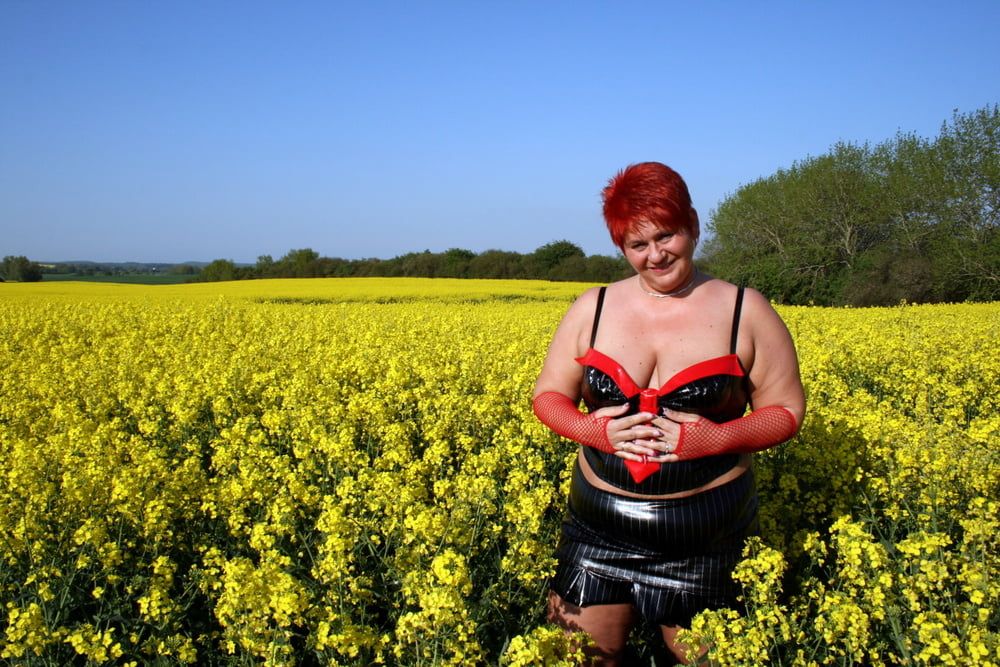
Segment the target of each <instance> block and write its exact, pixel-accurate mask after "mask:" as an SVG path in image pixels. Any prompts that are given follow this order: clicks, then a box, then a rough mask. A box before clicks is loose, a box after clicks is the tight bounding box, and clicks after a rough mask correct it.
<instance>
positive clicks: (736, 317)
mask: <svg viewBox="0 0 1000 667" xmlns="http://www.w3.org/2000/svg"><path fill="white" fill-rule="evenodd" d="M741 310H743V286H742V285H740V286H739V287H738V288H737V290H736V308H734V309H733V334H732V336H731V337H730V338H729V354H736V335H737V334H738V333H739V331H740V311H741ZM595 326H596V325H595ZM591 346H593V343H591Z"/></svg>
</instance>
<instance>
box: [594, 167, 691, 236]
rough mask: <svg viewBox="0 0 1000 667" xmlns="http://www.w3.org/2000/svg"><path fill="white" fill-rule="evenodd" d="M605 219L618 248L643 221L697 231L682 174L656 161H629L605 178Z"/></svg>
mask: <svg viewBox="0 0 1000 667" xmlns="http://www.w3.org/2000/svg"><path fill="white" fill-rule="evenodd" d="M601 194H602V197H603V199H604V221H605V222H606V223H607V224H608V231H609V232H611V240H612V241H614V243H615V245H616V246H618V247H619V248H621V247H622V246H623V245H624V243H625V235H626V234H628V233H629V232H630V231H632V230H633V229H635V228H636V227H638V226H639V225H640V224H642V223H644V222H648V223H652V224H654V225H656V226H657V227H660V228H662V229H669V230H674V231H676V230H678V229H682V228H683V229H685V230H687V231H688V232H689V233H690V234H691V235H692V236H696V235H697V233H698V214H697V213H696V212H695V210H694V208H693V207H692V206H691V195H690V193H688V188H687V184H686V183H685V182H684V179H683V178H681V175H680V174H678V173H677V172H676V171H674V170H673V169H671V168H670V167H668V166H667V165H665V164H661V163H659V162H640V163H639V164H631V165H629V166H627V167H625V168H624V169H622V170H621V171H620V172H618V174H617V175H615V177H614V178H612V179H611V180H610V181H608V185H607V187H605V188H604V191H603V192H602V193H601Z"/></svg>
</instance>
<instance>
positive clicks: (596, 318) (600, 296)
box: [590, 286, 607, 347]
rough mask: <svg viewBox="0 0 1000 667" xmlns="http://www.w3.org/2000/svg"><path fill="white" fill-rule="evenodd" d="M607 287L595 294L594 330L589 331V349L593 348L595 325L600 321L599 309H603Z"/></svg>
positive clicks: (595, 336)
mask: <svg viewBox="0 0 1000 667" xmlns="http://www.w3.org/2000/svg"><path fill="white" fill-rule="evenodd" d="M606 289H607V286H604V287H602V288H601V290H600V291H599V292H598V293H597V310H595V311H594V328H593V329H591V330H590V347H594V341H595V340H597V324H598V323H599V322H600V321H601V308H603V307H604V290H606Z"/></svg>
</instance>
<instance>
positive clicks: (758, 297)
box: [743, 287, 785, 332]
mask: <svg viewBox="0 0 1000 667" xmlns="http://www.w3.org/2000/svg"><path fill="white" fill-rule="evenodd" d="M743 314H744V316H745V317H746V321H747V323H748V324H749V325H750V327H751V329H752V330H753V331H755V332H766V331H773V330H774V329H775V327H777V328H779V329H784V328H785V324H784V322H782V321H781V317H780V316H779V315H778V312H777V311H776V310H775V309H774V306H772V305H771V302H770V301H769V300H768V298H767V297H766V296H764V295H763V294H761V293H760V292H758V291H757V290H755V289H753V288H752V287H747V288H745V289H744V290H743Z"/></svg>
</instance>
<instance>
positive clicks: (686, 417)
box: [663, 408, 704, 424]
mask: <svg viewBox="0 0 1000 667" xmlns="http://www.w3.org/2000/svg"><path fill="white" fill-rule="evenodd" d="M663 416H664V417H666V418H667V419H669V420H670V421H672V422H676V423H678V424H683V423H684V422H696V421H698V420H699V419H704V417H702V416H701V415H696V414H694V413H692V412H681V411H680V410H671V409H670V408H665V409H664V410H663Z"/></svg>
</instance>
